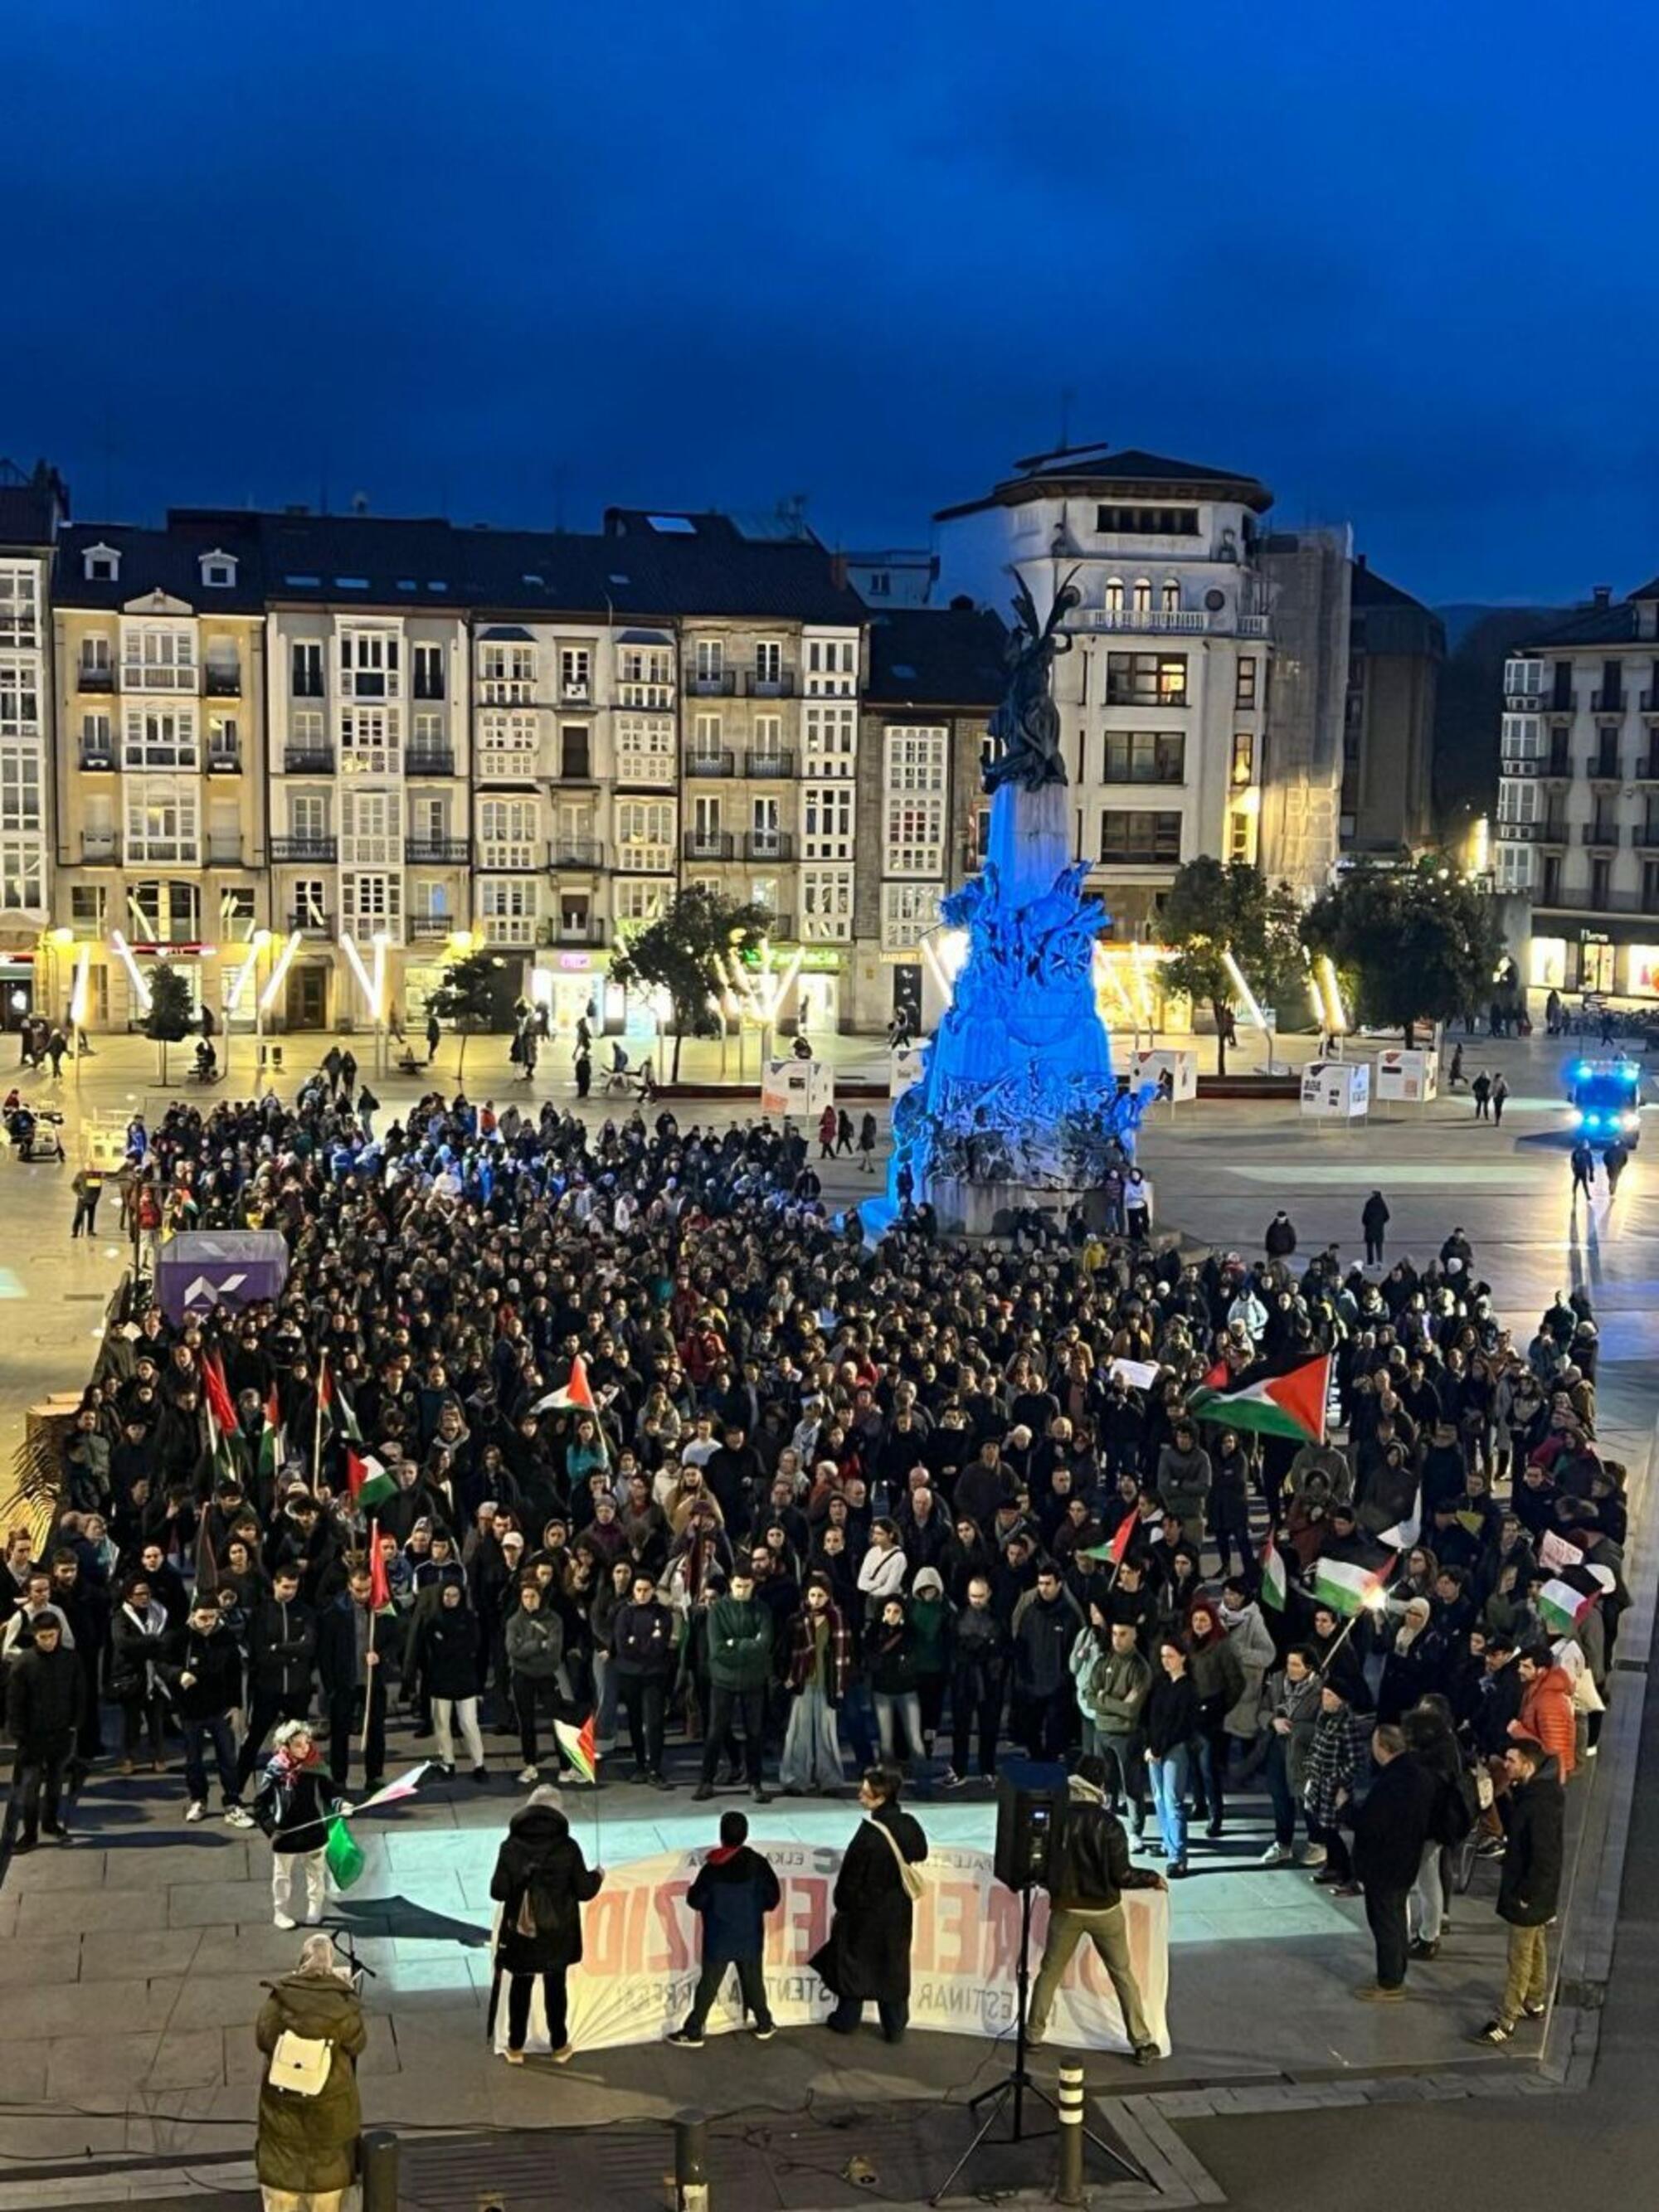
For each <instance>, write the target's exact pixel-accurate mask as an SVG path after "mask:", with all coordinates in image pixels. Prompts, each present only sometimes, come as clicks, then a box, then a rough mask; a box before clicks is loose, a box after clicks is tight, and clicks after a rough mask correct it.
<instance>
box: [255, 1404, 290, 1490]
mask: <svg viewBox="0 0 1659 2212" xmlns="http://www.w3.org/2000/svg"><path fill="white" fill-rule="evenodd" d="M287 1444H288V1439H287V1437H286V1436H285V1435H284V1433H283V1407H282V1401H281V1400H280V1399H279V1398H278V1397H277V1395H276V1384H275V1383H272V1384H271V1386H270V1389H269V1390H268V1391H267V1392H266V1394H265V1419H264V1427H263V1428H262V1429H261V1430H260V1431H259V1458H258V1471H259V1492H260V1495H261V1496H262V1497H264V1498H274V1497H275V1496H276V1478H277V1476H278V1475H279V1474H281V1473H282V1468H283V1453H284V1451H285V1450H286V1449H287Z"/></svg>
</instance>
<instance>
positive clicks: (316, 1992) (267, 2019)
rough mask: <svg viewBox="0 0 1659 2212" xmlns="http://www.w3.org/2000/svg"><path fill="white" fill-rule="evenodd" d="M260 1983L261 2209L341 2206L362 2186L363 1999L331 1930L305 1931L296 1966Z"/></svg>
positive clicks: (338, 2211) (315, 2210)
mask: <svg viewBox="0 0 1659 2212" xmlns="http://www.w3.org/2000/svg"><path fill="white" fill-rule="evenodd" d="M264 1986H265V1987H266V1989H268V1990H270V1996H267V1998H266V1999H265V2001H264V2004H263V2005H262V2006H261V2007H260V2008H259V2018H258V2024H257V2025H256V2027H255V2028H254V2040H255V2042H256V2043H257V2044H258V2048H259V2051H260V2052H261V2053H262V2054H263V2056H264V2059H265V2061H266V2066H265V2070H264V2077H263V2079H262V2081H261V2082H260V2086H259V2126H258V2137H257V2139H256V2143H255V2148H254V2171H255V2172H256V2173H257V2174H258V2179H259V2187H260V2192H261V2195H262V2197H263V2199H264V2206H265V2212H292V2208H293V2207H294V2206H295V2205H296V2204H298V2205H302V2206H305V2207H308V2208H310V2212H343V2208H344V2205H345V2203H346V2198H347V2196H348V2193H351V2194H354V2195H355V2193H356V2182H357V2150H358V2143H359V2142H360V2140H361V2137H362V2125H363V2122H362V2103H361V2100H360V2099H359V2097H358V2093H357V2061H358V2060H359V2059H360V2058H361V2057H362V2055H363V2052H364V2051H366V2050H367V2048H368V2025H367V2023H366V2022H365V2021H364V2019H363V2008H362V2002H361V2001H360V2000H359V1998H358V1996H357V1992H356V1989H355V1988H354V1987H353V1985H352V1979H351V1975H350V1972H349V1969H348V1968H347V1967H345V1966H343V1965H342V1963H341V1962H340V1960H338V1958H337V1956H336V1954H335V1950H334V1946H333V1944H332V1943H331V1942H330V1941H329V1939H328V1937H327V1936H307V1938H306V1940H305V1942H304V1944H303V1945H302V1947H301V1952H300V1963H299V1965H298V1966H297V1967H296V1968H295V1971H294V1972H292V1973H290V1974H284V1975H283V1978H282V1979H281V1980H280V1981H276V1982H267V1983H266V1984H265V1985H264ZM319 2046H320V2047H319Z"/></svg>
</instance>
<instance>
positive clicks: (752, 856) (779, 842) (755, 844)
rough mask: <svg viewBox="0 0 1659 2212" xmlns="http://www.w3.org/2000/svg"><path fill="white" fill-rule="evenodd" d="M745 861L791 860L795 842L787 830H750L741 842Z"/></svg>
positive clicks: (793, 855) (793, 854)
mask: <svg viewBox="0 0 1659 2212" xmlns="http://www.w3.org/2000/svg"><path fill="white" fill-rule="evenodd" d="M743 857H744V860H793V859H794V857H795V841H794V839H793V837H792V836H790V834H789V832H788V831H787V829H751V830H750V832H749V833H748V835H747V836H745V837H744V841H743Z"/></svg>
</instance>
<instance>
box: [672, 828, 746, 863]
mask: <svg viewBox="0 0 1659 2212" xmlns="http://www.w3.org/2000/svg"><path fill="white" fill-rule="evenodd" d="M682 842H683V845H684V852H685V857H686V859H687V860H731V859H732V857H733V848H734V846H735V844H736V840H735V839H734V838H733V837H732V835H731V833H730V832H729V831H728V830H723V829H688V830H687V831H686V833H685V836H684V839H683V841H682Z"/></svg>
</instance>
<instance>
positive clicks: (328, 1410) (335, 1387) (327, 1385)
mask: <svg viewBox="0 0 1659 2212" xmlns="http://www.w3.org/2000/svg"><path fill="white" fill-rule="evenodd" d="M317 1402H318V1404H319V1406H320V1407H321V1408H322V1411H323V1414H324V1417H325V1419H326V1420H327V1422H328V1425H329V1429H330V1431H331V1432H332V1431H334V1429H335V1428H338V1430H339V1431H340V1434H341V1435H342V1436H343V1437H345V1438H346V1439H347V1441H348V1442H349V1443H354V1444H360V1443H362V1440H363V1432H362V1430H361V1429H360V1428H359V1427H358V1425H357V1416H356V1413H354V1412H353V1411H352V1406H351V1401H350V1399H349V1398H348V1397H347V1395H346V1394H345V1392H344V1391H343V1389H341V1388H340V1386H339V1384H338V1383H337V1382H336V1381H335V1380H334V1376H333V1372H332V1370H331V1368H330V1366H329V1364H328V1354H327V1352H324V1354H323V1361H322V1367H321V1370H320V1371H319V1375H318V1377H317Z"/></svg>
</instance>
